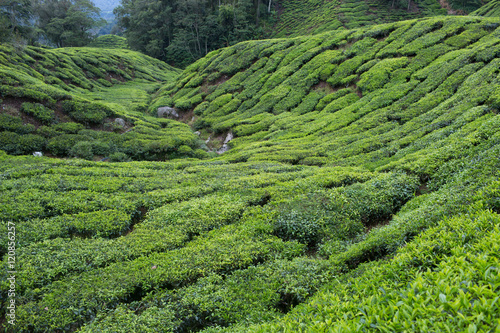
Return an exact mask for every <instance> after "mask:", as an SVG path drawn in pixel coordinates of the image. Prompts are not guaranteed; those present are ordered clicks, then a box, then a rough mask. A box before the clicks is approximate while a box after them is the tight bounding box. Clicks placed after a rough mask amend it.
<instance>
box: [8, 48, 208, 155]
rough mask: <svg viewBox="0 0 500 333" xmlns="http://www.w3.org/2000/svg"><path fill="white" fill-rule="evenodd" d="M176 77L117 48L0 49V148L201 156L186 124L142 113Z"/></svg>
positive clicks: (151, 61) (170, 69) (17, 151)
mask: <svg viewBox="0 0 500 333" xmlns="http://www.w3.org/2000/svg"><path fill="white" fill-rule="evenodd" d="M179 72H180V71H179V70H178V69H174V68H173V67H171V66H169V65H166V64H165V63H163V62H161V61H159V60H156V59H153V58H150V57H148V56H145V55H142V54H140V53H137V52H134V51H129V50H123V49H113V50H111V49H97V48H62V49H43V48H36V47H26V48H25V49H23V50H17V49H15V48H14V47H12V46H8V45H7V44H5V45H1V46H0V75H1V76H0V84H1V85H0V108H1V114H0V137H1V139H0V149H2V150H4V151H5V152H7V153H9V154H13V155H19V154H31V153H32V152H34V151H40V152H43V153H48V154H51V155H52V156H57V157H68V156H75V157H80V158H85V159H90V160H92V159H94V157H95V158H99V159H101V158H106V157H113V158H114V159H116V160H128V159H134V160H137V159H139V160H159V159H165V158H173V157H176V156H183V157H185V156H195V155H196V156H202V155H205V154H206V153H205V152H204V151H202V150H201V149H199V148H200V145H201V142H200V141H199V140H198V138H197V137H196V135H194V134H193V132H192V131H191V130H190V128H189V126H187V125H184V124H181V123H179V122H176V121H172V120H169V119H160V118H157V117H156V114H154V117H153V116H151V115H149V114H147V113H145V111H146V110H147V107H148V105H149V102H150V101H151V95H152V94H153V93H154V92H155V91H156V90H157V89H158V88H159V87H160V86H161V85H162V84H164V83H165V82H168V81H171V80H174V79H175V78H176V77H177V76H178V74H179ZM197 149H198V151H196V150H197Z"/></svg>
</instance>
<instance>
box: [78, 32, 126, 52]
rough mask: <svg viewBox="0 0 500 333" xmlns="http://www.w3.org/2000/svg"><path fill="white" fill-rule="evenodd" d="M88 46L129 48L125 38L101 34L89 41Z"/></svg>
mask: <svg viewBox="0 0 500 333" xmlns="http://www.w3.org/2000/svg"><path fill="white" fill-rule="evenodd" d="M88 47H99V48H105V49H129V48H130V47H129V46H128V42H127V39H126V38H124V37H120V36H117V35H102V36H99V37H97V38H95V39H94V40H93V41H92V42H90V43H89V45H88Z"/></svg>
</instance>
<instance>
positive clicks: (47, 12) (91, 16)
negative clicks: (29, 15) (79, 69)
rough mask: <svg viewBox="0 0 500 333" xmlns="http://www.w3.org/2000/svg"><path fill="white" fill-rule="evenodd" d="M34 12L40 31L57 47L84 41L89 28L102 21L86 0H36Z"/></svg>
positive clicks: (87, 37)
mask: <svg viewBox="0 0 500 333" xmlns="http://www.w3.org/2000/svg"><path fill="white" fill-rule="evenodd" d="M35 12H36V16H37V21H38V24H37V25H38V28H39V29H40V31H41V33H42V35H43V36H44V37H45V38H46V39H47V40H48V41H49V42H50V43H52V44H54V45H55V46H57V47H66V46H84V45H87V44H88V43H89V42H90V41H91V40H92V38H93V34H92V29H93V28H96V27H98V26H100V25H103V24H105V21H104V20H102V19H101V18H100V16H99V13H100V10H99V9H98V8H97V7H95V6H94V4H93V3H92V2H90V1H89V0H39V1H38V2H37V3H36V5H35Z"/></svg>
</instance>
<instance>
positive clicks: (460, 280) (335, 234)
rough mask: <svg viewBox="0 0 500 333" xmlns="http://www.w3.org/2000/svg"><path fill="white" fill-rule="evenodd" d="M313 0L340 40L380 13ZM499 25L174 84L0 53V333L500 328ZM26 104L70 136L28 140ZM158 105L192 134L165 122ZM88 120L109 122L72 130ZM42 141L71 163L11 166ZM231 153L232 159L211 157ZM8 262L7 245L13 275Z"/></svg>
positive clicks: (228, 64)
mask: <svg viewBox="0 0 500 333" xmlns="http://www.w3.org/2000/svg"><path fill="white" fill-rule="evenodd" d="M301 3H302V4H303V6H304V7H303V8H308V7H307V6H306V5H310V4H311V3H312V2H305V1H303V2H301ZM207 4H208V3H207ZM215 4H216V2H214V5H215ZM217 4H218V3H217ZM292 4H293V5H299V3H298V2H293V3H292V2H290V5H292ZM370 4H374V3H373V2H370ZM156 5H157V4H156ZM222 5H224V6H227V5H228V4H227V3H223V4H222ZM316 5H317V8H318V9H319V8H325V7H324V6H331V7H329V8H332V9H334V10H342V12H343V13H344V16H342V17H341V20H342V23H343V24H345V25H346V26H349V25H350V24H349V22H351V23H352V24H357V25H359V26H363V25H364V24H365V23H364V22H368V19H367V18H366V17H363V16H368V15H371V14H370V13H368V14H366V15H359V20H350V19H349V17H353V16H356V15H358V14H359V13H363V12H364V13H366V12H367V11H368V9H370V11H371V10H372V9H371V8H370V7H367V6H368V3H364V2H363V3H359V2H354V1H352V2H347V1H345V2H342V3H340V2H338V3H335V2H331V3H327V2H316ZM334 5H335V6H334ZM379 5H381V4H379ZM383 5H387V4H383ZM390 5H391V4H390V3H389V6H390ZM404 5H408V3H406V4H403V2H395V3H394V6H395V7H397V8H396V9H395V10H394V11H393V14H394V15H396V14H398V13H402V12H404V11H405V10H404V9H402V7H403V6H404ZM427 5H428V6H429V7H428V8H430V7H431V4H430V2H426V3H425V6H427ZM315 8H316V7H315ZM367 8H368V9H367ZM419 8H420V9H421V10H422V11H423V9H422V8H424V4H423V3H422V5H421V7H419ZM425 8H427V7H425ZM230 9H231V8H229V7H226V8H224V11H225V12H224V14H223V15H222V16H221V17H220V18H221V20H222V21H221V22H222V23H223V24H226V25H228V24H231V21H230V20H228V19H229V18H230V15H229V16H228V15H227V14H228V13H229V14H231V12H230ZM373 10H374V11H375V9H373ZM233 14H234V13H233ZM408 15H411V14H408ZM222 23H221V24H222ZM306 23H307V22H306ZM332 24H333V23H332ZM366 24H368V23H366ZM495 24H498V20H497V19H484V18H477V17H453V18H444V17H437V18H427V19H422V20H413V21H406V22H398V23H391V24H385V25H377V26H370V27H360V28H358V29H356V30H345V31H341V32H340V31H337V32H326V33H323V34H320V35H315V36H313V37H300V38H294V39H276V40H260V41H249V42H245V43H242V44H238V45H235V46H232V47H228V48H225V49H222V50H218V51H214V52H212V53H210V54H209V55H208V56H207V57H206V58H203V59H201V60H200V61H198V62H196V63H194V64H193V65H191V66H189V67H188V68H187V69H186V70H185V71H184V73H183V74H182V75H181V76H180V77H179V78H178V79H177V80H176V81H174V76H175V75H177V74H176V73H177V71H173V72H170V74H162V73H164V72H168V67H166V65H161V64H160V63H158V62H156V61H154V60H152V59H150V58H148V57H143V56H139V55H137V54H136V53H134V52H132V51H127V50H111V51H105V50H103V51H102V54H100V53H99V52H97V51H96V50H95V49H78V53H77V51H75V50H71V49H63V50H50V51H42V50H40V49H35V48H29V47H28V48H27V51H26V54H23V55H19V54H17V53H16V52H13V51H12V50H10V49H9V47H6V46H3V45H2V46H0V53H1V54H9V57H5V56H3V55H2V57H0V62H2V66H7V67H8V69H2V68H3V67H2V68H0V70H1V71H2V74H3V75H2V76H1V78H0V80H1V83H2V97H1V98H2V110H4V111H5V112H2V114H5V115H8V116H5V117H4V118H3V123H5V124H6V125H5V127H4V129H2V130H1V131H0V142H2V143H3V142H5V143H7V144H8V145H5V146H6V147H5V148H4V147H3V146H2V147H0V148H1V149H2V150H1V151H0V159H1V163H0V178H1V182H0V191H1V193H2V195H1V196H0V233H1V234H8V228H9V226H11V224H12V223H15V226H16V256H17V258H16V259H17V261H16V272H17V273H16V319H17V325H16V326H15V328H12V329H11V328H10V327H8V330H12V331H14V332H46V331H63V330H79V331H84V332H95V331H106V330H107V331H116V332H125V331H126V332H134V331H135V332H151V331H155V330H160V331H172V332H182V331H205V332H217V331H228V332H253V331H257V332H262V331H290V332H315V331H328V330H334V331H335V330H338V331H356V330H366V331H369V330H377V329H379V330H382V331H391V332H392V331H429V330H431V331H432V330H438V331H453V330H458V331H467V330H471V331H474V329H476V330H477V331H491V330H495V329H496V326H498V325H497V322H498V313H499V311H498V306H497V305H498V304H497V303H498V302H497V301H496V299H497V298H498V288H497V285H498V281H497V280H498V278H497V277H498V274H496V268H495V267H498V266H499V264H498V261H499V260H498V259H499V258H498V253H499V248H498V243H499V242H498V240H499V237H500V236H499V234H500V232H499V230H498V222H499V218H498V211H499V207H500V204H499V200H498V196H499V195H498V194H499V181H498V170H499V168H500V162H499V159H498V156H500V134H499V132H498V130H497V129H498V127H499V125H500V118H499V115H498V105H497V104H499V103H498V100H499V98H497V97H498V96H497V95H498V92H497V90H498V89H497V84H498V77H497V76H498V72H499V70H500V61H499V60H498V57H497V54H498V51H499V48H498V45H497V44H498V38H497V37H496V32H494V30H493V29H492V25H495ZM318 29H321V27H320V26H318ZM9 52H10V53H9ZM56 55H57V56H56ZM112 55H113V56H112ZM28 57H29V58H31V59H32V60H29V59H28ZM7 59H8V60H7ZM35 59H36V60H35ZM64 59H66V60H68V59H71V61H69V60H68V61H65V60H64ZM117 59H119V60H117ZM37 62H44V64H43V66H45V67H47V68H53V67H55V66H56V64H58V67H61V65H59V64H63V63H64V64H68V66H69V67H63V68H64V70H60V71H59V70H58V69H55V68H54V70H53V73H54V74H50V73H49V72H50V71H44V70H43V66H37V65H36V63H37ZM71 62H72V63H74V65H69V64H70V63H71ZM4 63H5V64H4ZM51 64H53V65H51ZM23 65H25V66H23ZM50 66H52V67H50ZM75 66H76V67H75ZM112 69H114V70H112ZM55 73H57V75H56V74H55ZM64 75H66V76H65V77H64ZM110 75H112V76H113V77H110ZM56 76H57V78H56ZM127 76H128V77H127ZM49 77H51V78H49ZM113 78H114V80H115V81H113ZM170 79H172V81H171V82H165V85H164V86H163V87H160V81H163V80H167V81H168V80H170ZM58 80H59V81H58ZM103 80H104V81H106V82H108V83H109V84H111V86H109V84H108V83H105V82H104V81H103ZM157 80H158V81H157ZM120 81H124V82H121V83H118V82H120ZM56 86H57V87H56ZM4 87H7V88H4ZM34 87H38V88H40V90H36V89H34ZM26 91H29V94H30V95H32V96H38V97H36V98H31V97H29V99H28V97H27V94H28V93H27V92H26ZM32 92H39V93H40V94H39V95H37V94H35V93H32ZM150 94H154V95H153V96H150ZM16 98H25V99H23V100H21V103H39V104H42V105H43V106H44V107H45V108H48V109H51V110H54V111H55V113H56V114H57V115H59V117H60V119H58V121H59V123H57V124H50V126H48V125H46V126H41V127H38V128H36V129H35V126H33V127H30V126H27V127H29V128H28V129H29V130H28V131H25V129H24V128H23V126H25V125H24V123H23V122H22V121H21V122H20V121H19V115H20V113H19V111H20V110H17V109H16V108H17V107H18V106H17V105H20V103H19V101H18V100H16ZM167 105H168V106H177V112H179V113H180V115H181V117H180V119H181V120H183V121H186V122H187V123H188V124H192V126H193V127H195V126H196V127H199V129H200V131H199V133H197V134H194V133H193V132H192V129H191V127H190V126H189V125H188V124H186V123H182V122H180V121H177V120H173V119H169V118H157V117H156V111H157V108H158V107H161V106H167ZM4 106H5V108H3V107H4ZM64 107H65V108H66V110H67V111H68V110H69V111H68V112H69V114H65V115H62V113H61V111H62V110H63V108H64ZM87 107H88V108H90V109H92V110H93V108H94V107H95V108H97V109H98V110H102V111H103V112H104V113H106V110H111V112H112V113H110V115H106V116H105V118H103V119H104V120H103V123H90V122H88V124H84V123H76V122H71V120H72V118H71V117H72V114H71V113H73V114H75V113H77V111H78V112H81V113H84V109H85V108H87ZM145 112H146V113H145ZM191 112H193V114H192V113H191ZM90 114H92V112H91V113H90ZM151 115H154V117H152V116H151ZM22 117H23V118H24V119H28V118H29V119H31V118H32V117H27V116H25V115H23V116H22ZM193 117H194V119H193ZM114 118H121V120H118V119H117V120H116V121H115V119H114ZM73 120H74V119H73ZM113 124H116V125H113ZM34 125H36V126H38V125H39V124H38V123H34ZM103 129H108V131H104V130H103ZM113 130H114V131H113ZM14 131H18V132H17V133H16V132H14ZM28 132H29V133H28ZM31 133H35V134H31ZM229 133H231V135H228V134H229ZM34 137H37V138H39V139H41V140H42V141H43V142H45V143H44V145H45V146H44V147H42V148H41V149H42V150H43V149H45V152H52V155H53V156H54V155H56V156H63V157H67V156H78V157H80V158H76V159H75V158H69V159H55V158H49V157H34V156H12V155H7V154H6V153H5V151H8V149H11V150H12V151H16V150H18V151H20V152H21V151H23V152H24V146H22V145H19V142H21V141H20V140H25V138H32V139H34ZM231 137H232V139H231ZM209 138H210V140H208V139H209ZM226 138H227V141H229V139H231V140H230V142H226V145H227V146H229V148H230V149H229V150H228V151H226V152H224V153H221V154H217V153H216V152H214V151H210V152H208V150H209V148H208V147H207V146H210V147H217V148H218V147H219V146H221V145H222V144H223V142H224V141H226ZM205 140H206V141H208V143H206V141H205ZM204 142H205V144H204ZM16 145H17V146H16ZM32 146H33V145H32ZM201 148H204V149H205V150H201ZM4 149H6V150H5V151H4ZM219 152H220V151H219ZM24 153H31V151H30V152H28V151H26V152H24ZM82 158H88V159H100V160H101V159H102V161H98V162H94V161H90V160H85V159H82ZM199 158H206V159H205V160H200V159H199ZM108 160H110V161H122V162H121V163H107V162H105V161H108ZM125 160H142V161H125ZM146 160H157V162H155V161H146ZM158 160H160V161H161V162H159V161H158ZM13 203H15V204H13ZM9 222H10V223H9ZM8 251H9V240H8V239H7V237H4V238H1V239H0V252H1V253H2V254H5V255H4V257H3V264H4V265H8V260H9V258H8V257H9V256H8ZM0 274H1V275H2V276H1V281H2V283H0V299H2V300H8V298H9V297H8V290H9V283H8V282H7V281H8V280H7V279H6V278H7V277H8V276H7V274H8V273H7V271H3V273H0ZM462 316H463V317H462ZM474 325H475V326H474Z"/></svg>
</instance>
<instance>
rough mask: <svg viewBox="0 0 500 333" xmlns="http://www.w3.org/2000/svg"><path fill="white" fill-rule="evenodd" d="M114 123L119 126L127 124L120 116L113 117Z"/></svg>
mask: <svg viewBox="0 0 500 333" xmlns="http://www.w3.org/2000/svg"><path fill="white" fill-rule="evenodd" d="M115 124H117V125H118V126H120V127H122V128H123V127H125V126H126V125H127V123H126V122H125V120H124V119H122V118H116V119H115Z"/></svg>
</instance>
